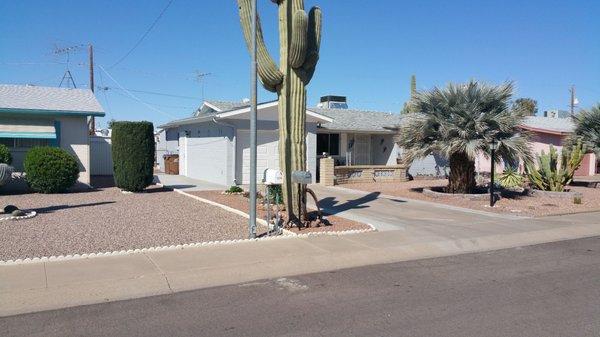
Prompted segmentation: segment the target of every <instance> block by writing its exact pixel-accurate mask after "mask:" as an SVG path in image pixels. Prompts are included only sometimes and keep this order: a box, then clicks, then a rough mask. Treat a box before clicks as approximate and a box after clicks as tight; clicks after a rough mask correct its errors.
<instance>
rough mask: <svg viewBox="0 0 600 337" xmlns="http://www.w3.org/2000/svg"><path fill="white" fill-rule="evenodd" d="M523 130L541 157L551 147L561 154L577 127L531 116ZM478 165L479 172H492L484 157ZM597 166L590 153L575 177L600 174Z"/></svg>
mask: <svg viewBox="0 0 600 337" xmlns="http://www.w3.org/2000/svg"><path fill="white" fill-rule="evenodd" d="M521 128H523V129H524V130H527V131H529V132H530V133H531V135H532V138H531V149H532V151H533V153H534V154H535V155H539V154H541V152H542V151H544V152H545V153H548V151H549V149H550V145H552V146H554V147H555V148H556V149H557V150H558V151H559V153H560V151H562V147H563V145H564V142H565V140H566V139H567V137H568V136H569V135H570V134H571V133H572V132H573V130H574V129H575V126H574V125H573V122H572V121H571V119H570V118H557V117H554V116H552V117H540V116H529V117H527V119H526V120H525V123H524V124H523V125H521ZM476 165H477V171H479V172H489V171H490V161H489V159H486V158H484V157H483V156H479V158H478V159H477V162H476ZM501 166H502V165H501ZM597 166H598V158H596V156H595V155H594V154H593V153H588V154H586V155H585V157H584V158H583V161H582V163H581V166H580V167H579V169H578V170H577V171H576V172H575V175H576V176H590V175H594V174H596V173H600V172H598V171H597ZM500 168H501V167H500Z"/></svg>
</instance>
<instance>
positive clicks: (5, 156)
mask: <svg viewBox="0 0 600 337" xmlns="http://www.w3.org/2000/svg"><path fill="white" fill-rule="evenodd" d="M0 163H4V164H7V165H10V164H12V154H10V151H9V150H8V146H6V145H4V144H0Z"/></svg>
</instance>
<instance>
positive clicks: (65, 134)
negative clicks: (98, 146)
mask: <svg viewBox="0 0 600 337" xmlns="http://www.w3.org/2000/svg"><path fill="white" fill-rule="evenodd" d="M56 120H58V121H59V122H60V147H61V148H63V149H65V150H67V151H68V152H69V153H71V154H73V155H75V158H76V159H77V163H78V165H79V181H80V182H82V183H85V184H89V183H90V168H91V164H90V143H89V132H88V126H87V118H86V117H71V116H66V117H63V116H61V117H58V118H56Z"/></svg>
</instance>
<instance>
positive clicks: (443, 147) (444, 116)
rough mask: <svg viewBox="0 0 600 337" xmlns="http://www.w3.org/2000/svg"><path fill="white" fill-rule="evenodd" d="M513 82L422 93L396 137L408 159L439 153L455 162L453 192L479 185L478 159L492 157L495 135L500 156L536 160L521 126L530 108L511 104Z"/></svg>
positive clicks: (473, 84) (452, 166) (451, 180)
mask: <svg viewBox="0 0 600 337" xmlns="http://www.w3.org/2000/svg"><path fill="white" fill-rule="evenodd" d="M512 92H513V85H512V83H505V84H502V85H499V86H492V85H487V84H483V83H478V82H476V81H470V82H469V83H466V84H449V85H448V86H447V87H446V88H437V87H436V88H434V89H433V90H431V91H422V92H417V94H416V95H415V97H414V98H413V99H412V100H411V103H410V104H411V105H412V106H411V110H412V111H415V112H414V113H412V114H408V115H405V117H404V118H403V120H402V123H401V125H400V126H399V133H398V136H397V137H396V141H397V142H398V144H399V146H401V147H402V148H404V154H403V159H404V160H405V162H407V163H410V162H412V161H413V160H414V159H418V158H423V157H426V156H428V155H430V154H438V155H441V156H443V157H445V158H447V159H448V160H449V162H450V176H449V183H448V188H447V192H449V193H471V192H473V190H474V189H475V187H476V184H475V158H476V157H477V155H478V154H479V153H484V154H485V155H486V156H487V154H488V153H489V151H490V148H489V144H490V142H491V141H492V140H495V141H496V142H497V143H498V148H497V151H496V153H497V154H498V156H497V157H496V160H497V161H498V162H500V161H501V160H505V161H507V162H511V163H516V162H518V161H519V160H522V161H524V162H526V163H529V162H531V160H532V154H531V151H530V148H529V143H528V135H527V134H526V133H524V132H523V131H522V130H520V128H519V126H520V125H521V124H522V123H523V121H524V119H525V114H524V111H521V110H520V109H512V108H511V107H510V105H509V101H510V98H511V96H512Z"/></svg>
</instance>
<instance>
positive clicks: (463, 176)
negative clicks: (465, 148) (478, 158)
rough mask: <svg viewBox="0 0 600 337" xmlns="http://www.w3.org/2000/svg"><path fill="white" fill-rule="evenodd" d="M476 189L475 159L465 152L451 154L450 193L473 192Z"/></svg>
mask: <svg viewBox="0 0 600 337" xmlns="http://www.w3.org/2000/svg"><path fill="white" fill-rule="evenodd" d="M474 190H475V161H473V160H471V159H470V158H469V156H467V154H466V153H464V152H459V153H454V154H452V155H451V156H450V177H449V178H448V191H447V192H448V193H473V191H474Z"/></svg>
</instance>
